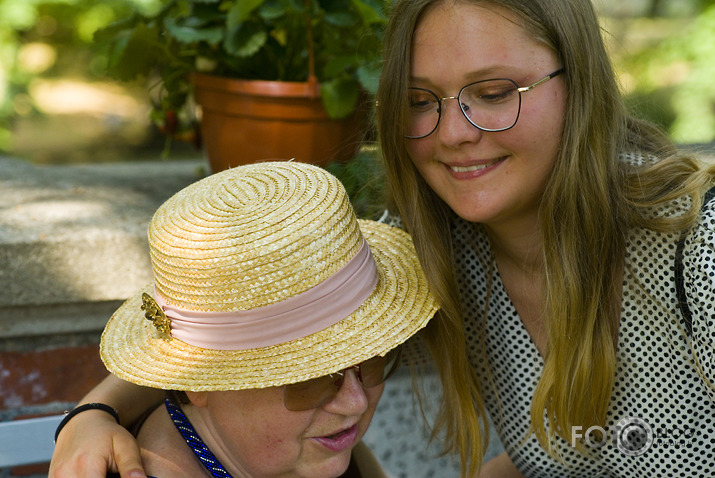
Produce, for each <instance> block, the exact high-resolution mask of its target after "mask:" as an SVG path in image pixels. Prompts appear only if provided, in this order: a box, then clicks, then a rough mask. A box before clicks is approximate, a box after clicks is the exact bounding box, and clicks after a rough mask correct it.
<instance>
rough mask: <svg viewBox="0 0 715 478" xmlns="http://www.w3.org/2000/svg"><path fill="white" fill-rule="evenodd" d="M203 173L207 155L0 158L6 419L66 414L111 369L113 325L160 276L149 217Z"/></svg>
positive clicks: (1, 416) (1, 395) (1, 381)
mask: <svg viewBox="0 0 715 478" xmlns="http://www.w3.org/2000/svg"><path fill="white" fill-rule="evenodd" d="M203 170H204V168H203V162H202V161H198V160H195V161H173V160H172V161H153V162H141V163H132V162H127V163H121V164H88V165H78V166H33V165H30V164H28V163H25V162H23V161H19V160H14V159H10V158H0V420H3V421H4V420H10V419H15V418H20V417H27V416H35V415H42V414H52V413H59V412H62V411H64V410H66V409H69V408H71V407H72V406H73V405H74V403H75V402H76V401H77V400H79V399H80V398H81V397H82V396H83V395H84V394H85V393H87V391H89V390H90V389H91V388H92V386H93V385H94V384H96V383H97V382H98V381H99V380H101V379H102V378H103V377H104V376H105V375H106V370H105V369H104V366H103V365H102V363H101V361H100V360H99V355H98V346H97V344H98V343H99V336H100V333H101V330H102V328H103V327H104V323H105V322H106V321H107V319H108V318H109V316H110V315H111V313H112V312H113V311H114V310H115V309H116V308H117V307H118V306H119V305H120V304H121V303H122V301H123V300H125V299H126V298H127V297H128V296H129V295H131V294H132V293H134V292H136V290H138V289H139V288H140V287H142V286H143V285H146V284H148V283H150V282H151V266H150V262H149V252H148V246H147V243H146V228H147V225H148V223H149V220H150V219H151V216H152V214H153V213H154V211H155V210H156V208H157V207H159V205H161V203H163V202H164V201H165V200H166V199H168V198H169V197H170V196H171V195H172V194H174V193H175V192H177V191H178V190H180V189H181V188H183V187H185V186H187V185H188V184H190V183H192V182H193V181H195V180H196V179H198V178H199V177H201V176H202V174H203V173H202V171H203ZM44 469H46V466H45V467H40V468H38V467H26V468H24V469H22V470H13V471H8V470H4V471H0V476H17V475H18V474H22V473H31V474H34V473H43V470H44ZM3 473H4V475H3Z"/></svg>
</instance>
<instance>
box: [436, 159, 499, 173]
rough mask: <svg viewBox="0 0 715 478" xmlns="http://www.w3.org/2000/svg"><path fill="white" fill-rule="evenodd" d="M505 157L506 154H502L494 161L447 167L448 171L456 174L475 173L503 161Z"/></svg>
mask: <svg viewBox="0 0 715 478" xmlns="http://www.w3.org/2000/svg"><path fill="white" fill-rule="evenodd" d="M506 158H507V157H506V156H502V157H501V158H497V159H495V160H494V161H489V162H487V163H479V164H472V165H469V166H456V165H447V167H448V168H449V170H450V171H452V172H453V173H456V174H465V173H475V172H479V171H483V170H485V169H487V168H489V167H491V166H494V165H495V164H497V163H500V162H502V161H504V160H505V159H506Z"/></svg>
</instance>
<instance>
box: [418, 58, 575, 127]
mask: <svg viewBox="0 0 715 478" xmlns="http://www.w3.org/2000/svg"><path fill="white" fill-rule="evenodd" d="M563 72H564V68H559V69H558V70H556V71H554V72H553V73H551V74H549V75H546V76H545V77H543V78H542V79H540V80H539V81H537V82H536V83H533V84H531V85H529V86H521V87H520V86H519V85H517V84H516V82H515V81H514V80H512V79H510V78H490V79H488V80H479V81H475V82H473V83H469V84H468V85H465V86H463V87H462V88H461V89H460V90H459V94H457V96H444V97H442V98H440V97H439V96H437V94H436V93H435V92H433V91H431V90H428V89H427V88H409V89H410V90H421V91H426V92H428V93H429V94H431V95H432V96H434V97H435V98H436V99H437V105H438V107H437V115H438V116H437V123H435V125H434V128H432V130H431V131H430V132H429V133H427V134H424V135H422V136H408V135H405V138H407V139H422V138H426V137H427V136H429V135H431V134H432V133H434V132H435V130H436V129H437V126H439V122H440V120H441V119H442V102H443V101H446V100H459V97H460V96H462V92H463V91H464V90H465V89H467V88H469V87H470V86H472V85H476V84H478V83H483V82H485V81H494V80H504V81H509V82H511V83H513V84H514V86H515V87H516V91H517V92H518V93H519V108H518V109H517V110H516V118H515V119H514V122H513V123H512V124H511V125H510V126H507V127H506V128H496V129H490V128H483V127H481V126H479V125H478V124H476V123H475V122H474V121H472V120H471V119H470V118H469V116H467V112H466V111H465V110H464V107H463V105H462V102H461V101H458V103H459V110H460V111H461V112H462V114H463V115H464V117H465V118H467V121H469V124H471V125H472V126H474V127H475V128H477V129H479V130H481V131H488V132H491V133H495V132H499V131H506V130H508V129H511V128H513V127H514V125H516V122H517V121H519V115H520V114H521V94H522V93H526V92H527V91H531V90H533V89H534V88H536V87H537V86H539V85H543V84H544V83H546V82H547V81H549V80H550V79H552V78H555V77H557V76H559V75H560V74H561V73H563Z"/></svg>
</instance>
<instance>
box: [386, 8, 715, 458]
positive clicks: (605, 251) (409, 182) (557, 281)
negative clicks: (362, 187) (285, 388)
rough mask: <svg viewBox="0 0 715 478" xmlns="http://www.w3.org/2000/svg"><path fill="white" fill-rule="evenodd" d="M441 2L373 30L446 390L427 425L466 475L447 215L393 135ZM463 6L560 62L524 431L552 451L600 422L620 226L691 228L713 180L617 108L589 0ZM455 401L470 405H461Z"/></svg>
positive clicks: (395, 183) (613, 330) (469, 443)
mask: <svg viewBox="0 0 715 478" xmlns="http://www.w3.org/2000/svg"><path fill="white" fill-rule="evenodd" d="M444 1H445V0H403V1H397V2H396V3H395V5H394V6H393V10H392V12H391V17H390V22H389V24H388V27H387V30H386V32H385V52H384V53H385V54H384V64H383V71H382V77H381V80H380V85H379V88H378V93H377V99H378V104H379V107H378V110H377V120H378V132H379V136H380V141H381V148H382V154H383V158H384V161H385V169H386V175H387V180H388V188H389V193H390V196H391V200H392V202H393V203H394V205H395V207H396V208H397V210H398V212H399V213H400V215H401V216H402V219H403V221H404V223H405V227H406V228H407V230H408V231H409V232H410V233H411V234H412V236H413V239H414V242H415V246H416V248H417V253H418V255H419V257H420V260H421V262H422V265H423V267H424V269H425V272H426V273H427V277H428V279H429V281H430V285H431V287H432V290H433V291H434V293H435V294H436V296H437V297H438V298H439V300H440V301H441V302H442V311H441V314H440V320H438V321H434V320H433V321H432V323H431V324H430V326H431V329H430V330H431V331H432V334H431V336H429V337H427V339H428V340H429V341H430V342H431V346H432V348H433V351H434V353H435V357H437V362H438V364H439V365H440V372H441V378H442V381H443V386H444V388H445V398H444V401H443V409H442V412H443V414H442V415H441V418H442V419H443V421H441V422H438V424H439V425H444V426H445V427H446V429H447V434H448V437H449V441H448V446H450V447H452V450H453V451H460V453H461V456H462V459H463V471H464V470H465V469H468V470H469V471H470V472H473V471H474V470H475V468H478V467H479V464H480V462H481V457H482V455H483V449H482V446H481V445H482V438H483V435H482V434H481V432H480V431H478V430H479V422H480V421H483V419H484V408H483V404H482V400H481V397H480V393H479V385H478V384H477V383H476V382H477V378H476V377H475V375H474V372H467V371H465V370H464V367H465V362H466V360H467V359H466V354H465V345H464V342H465V332H464V323H463V319H462V315H461V309H460V305H459V302H460V301H459V297H458V293H457V287H456V286H455V278H454V271H453V268H454V265H455V263H456V262H455V257H454V253H453V251H452V247H451V238H450V234H449V223H450V219H451V218H452V217H454V213H453V212H452V211H451V209H450V208H449V207H448V206H447V205H446V204H445V203H444V202H443V201H442V200H441V199H440V198H439V197H437V195H436V194H435V193H434V192H433V191H432V190H431V189H430V188H429V186H428V185H427V184H426V182H425V181H424V180H423V179H422V177H421V176H420V175H419V173H418V172H417V170H416V169H415V167H414V165H413V163H412V161H411V160H410V157H409V155H408V153H407V149H406V146H405V139H404V135H405V131H406V128H405V117H404V113H405V111H406V104H405V103H406V98H407V95H406V91H407V88H408V86H409V73H410V58H411V49H412V44H411V43H412V37H413V34H414V30H415V28H416V26H417V24H418V22H419V19H420V17H421V15H423V14H424V12H425V11H426V10H427V9H428V8H430V7H431V6H433V5H435V4H438V3H443V2H444ZM452 1H462V2H464V3H468V2H469V0H452ZM471 3H478V4H484V5H488V6H490V7H496V8H502V9H506V10H507V11H509V12H511V13H512V14H514V15H515V17H516V18H517V19H518V20H519V21H520V22H521V24H522V26H523V27H524V28H525V30H526V31H527V32H529V33H530V34H531V35H533V37H534V38H535V39H536V40H537V41H540V42H542V43H544V44H545V45H547V46H549V47H550V48H551V49H552V50H553V51H554V52H555V53H556V55H557V56H558V58H559V59H560V61H561V62H562V63H561V64H562V66H563V67H564V70H565V74H564V81H565V85H566V91H567V99H566V108H565V115H564V118H563V133H562V137H561V139H560V147H559V153H558V156H557V158H556V161H555V166H554V169H553V173H552V175H551V177H550V179H549V182H548V184H547V186H546V190H545V193H544V195H543V198H542V204H541V209H540V224H541V233H542V239H543V244H548V245H549V247H545V248H544V250H543V252H542V255H543V263H544V271H543V273H544V285H545V292H544V297H543V300H542V303H543V309H542V313H543V317H545V325H546V329H547V331H548V350H547V354H546V357H545V363H544V370H543V374H542V376H541V379H540V380H539V383H538V385H537V388H536V391H535V394H534V397H533V400H532V406H531V423H532V428H533V431H534V433H535V435H536V437H537V439H538V440H539V442H540V444H541V445H542V447H544V448H545V449H546V450H547V451H549V452H550V453H552V454H554V449H553V444H554V443H555V441H554V439H555V435H559V436H561V437H562V438H565V439H567V440H569V441H570V430H571V427H572V425H580V426H583V427H584V428H586V427H589V426H591V425H600V426H605V420H606V411H607V407H608V403H609V400H610V396H611V389H612V387H613V381H614V374H615V367H616V342H615V340H616V337H617V331H618V325H619V317H620V301H621V296H620V293H621V292H620V288H619V287H618V285H619V284H620V279H619V277H620V272H621V267H622V263H623V258H624V254H625V238H626V234H627V231H628V230H629V229H630V228H632V227H646V228H650V229H653V230H658V231H664V232H678V231H684V230H686V229H687V228H689V227H690V226H691V225H692V224H693V223H694V221H695V220H696V218H697V214H698V209H699V206H700V202H701V198H702V191H703V190H704V188H705V186H706V185H708V184H712V183H713V182H714V181H715V167H712V166H711V167H710V168H704V167H702V166H701V164H700V163H699V162H698V161H697V160H696V159H695V158H693V157H690V156H687V155H683V154H680V153H678V152H677V151H676V150H675V148H674V147H673V146H672V144H671V143H670V141H669V140H668V139H667V137H666V136H665V135H664V134H662V133H661V132H660V131H659V130H658V129H657V128H655V127H653V126H651V125H649V124H647V123H644V122H641V121H639V120H636V119H634V118H632V117H630V116H629V115H628V113H627V112H626V109H625V107H624V104H623V100H622V97H621V94H620V91H619V88H618V84H617V81H616V76H615V73H614V71H613V67H612V65H611V63H610V60H609V58H608V54H607V53H606V49H605V46H604V44H603V40H602V38H601V31H600V28H599V23H598V18H597V16H596V13H595V11H594V9H593V6H592V4H591V2H590V0H499V1H495V0H472V1H471ZM628 151H633V152H638V153H639V154H643V155H645V156H648V157H653V158H658V159H657V160H656V161H651V162H648V164H647V165H644V166H641V167H636V166H633V165H629V164H626V163H624V162H623V161H621V160H619V153H623V152H628ZM682 196H690V197H691V198H692V203H691V204H692V205H691V208H690V210H689V211H688V212H687V213H686V214H684V215H681V216H677V217H662V216H654V215H653V214H651V213H650V212H651V211H652V208H654V207H657V206H658V205H661V204H664V203H665V202H667V201H670V200H672V199H674V198H677V197H682ZM554 218H558V220H554ZM594 251H597V253H594ZM574 343H577V344H579V347H578V350H574V347H573V344H574ZM595 363H598V364H599V366H598V367H594V364H595ZM452 367H454V368H452ZM455 370H456V372H455ZM455 388H456V389H455ZM467 400H473V403H472V404H470V405H466V404H467ZM465 407H466V409H465ZM544 411H545V412H546V417H547V421H548V422H549V424H550V425H551V426H549V427H547V426H546V423H545V422H544V419H543V417H544ZM465 458H466V459H467V461H468V465H467V466H466V468H465V467H464V466H465V465H464V463H465V461H464V460H465ZM470 460H471V461H470Z"/></svg>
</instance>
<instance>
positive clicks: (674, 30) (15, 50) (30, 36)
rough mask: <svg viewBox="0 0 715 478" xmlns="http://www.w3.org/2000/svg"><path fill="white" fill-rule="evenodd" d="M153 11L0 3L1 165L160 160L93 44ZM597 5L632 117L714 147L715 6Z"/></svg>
mask: <svg viewBox="0 0 715 478" xmlns="http://www.w3.org/2000/svg"><path fill="white" fill-rule="evenodd" d="M160 3H161V0H0V153H3V154H9V155H13V156H17V157H23V158H26V159H29V160H31V161H33V162H38V163H43V162H44V163H46V162H53V163H59V162H82V161H100V160H101V161H111V160H118V159H122V160H128V159H141V158H142V157H157V156H158V154H159V151H161V148H162V147H163V140H162V139H161V138H159V137H158V134H157V133H156V132H154V131H153V129H152V127H151V125H150V122H149V118H148V114H149V113H148V112H149V106H148V99H147V89H148V84H147V83H143V84H142V83H136V84H117V83H112V82H110V81H109V80H107V79H106V77H105V76H104V66H105V64H106V56H105V55H104V54H102V53H101V52H100V51H99V50H98V49H96V48H95V47H94V45H93V34H94V32H95V31H96V30H97V29H99V28H101V27H103V26H106V25H108V24H110V23H112V22H114V21H116V20H118V19H121V18H126V16H128V15H130V14H131V13H132V12H133V11H135V10H141V11H155V10H156V9H157V8H159V6H160ZM595 4H596V6H597V8H598V9H599V12H600V13H601V14H602V19H603V26H604V34H605V37H606V39H607V42H608V44H609V48H610V49H611V52H612V54H613V58H614V61H615V63H616V66H617V69H618V71H619V74H620V77H621V83H622V86H623V90H624V92H625V93H626V94H627V97H628V101H629V105H630V107H631V108H632V109H633V111H635V112H636V113H637V114H638V115H640V116H642V117H646V118H648V119H650V120H652V121H654V122H656V123H657V124H659V125H661V126H662V127H663V128H665V129H666V130H667V131H669V133H670V134H671V136H672V138H673V139H674V140H675V141H676V142H679V143H687V144H694V143H695V144H709V143H712V142H713V141H715V87H713V86H712V84H713V78H715V1H714V0H618V1H616V0H596V1H595ZM173 154H176V155H178V156H182V155H184V154H193V155H194V156H198V155H200V153H199V152H197V151H192V150H190V149H186V150H181V149H180V148H179V149H178V150H175V153H173Z"/></svg>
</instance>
